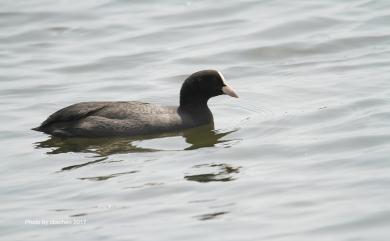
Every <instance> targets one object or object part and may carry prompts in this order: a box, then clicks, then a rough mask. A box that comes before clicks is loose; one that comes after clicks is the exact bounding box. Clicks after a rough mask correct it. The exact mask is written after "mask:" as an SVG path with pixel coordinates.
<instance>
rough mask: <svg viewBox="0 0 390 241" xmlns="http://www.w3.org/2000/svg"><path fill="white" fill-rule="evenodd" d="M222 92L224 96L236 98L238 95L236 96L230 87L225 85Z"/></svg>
mask: <svg viewBox="0 0 390 241" xmlns="http://www.w3.org/2000/svg"><path fill="white" fill-rule="evenodd" d="M222 92H223V93H224V94H225V95H229V96H231V97H235V98H238V95H237V94H236V92H235V91H234V90H233V88H232V87H231V86H230V85H225V86H224V87H222Z"/></svg>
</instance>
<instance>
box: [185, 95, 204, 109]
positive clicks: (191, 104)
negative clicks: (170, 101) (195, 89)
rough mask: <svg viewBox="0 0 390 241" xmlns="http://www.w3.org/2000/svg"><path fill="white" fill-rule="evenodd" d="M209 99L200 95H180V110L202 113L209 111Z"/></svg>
mask: <svg viewBox="0 0 390 241" xmlns="http://www.w3.org/2000/svg"><path fill="white" fill-rule="evenodd" d="M208 100H209V98H206V97H205V96H199V95H190V96H188V95H185V96H184V95H180V109H181V110H183V111H186V112H199V111H200V112H202V111H207V110H209V107H208V106H207V101H208Z"/></svg>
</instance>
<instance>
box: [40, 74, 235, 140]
mask: <svg viewBox="0 0 390 241" xmlns="http://www.w3.org/2000/svg"><path fill="white" fill-rule="evenodd" d="M222 94H226V95H229V96H231V97H236V98H238V96H237V94H236V93H235V91H234V90H233V89H232V87H230V86H229V85H228V84H227V83H226V82H225V79H224V77H223V75H222V73H221V72H219V71H216V70H202V71H198V72H196V73H194V74H192V75H190V76H189V77H188V78H187V79H186V80H185V81H184V83H183V85H182V87H181V90H180V105H179V106H178V107H177V106H162V105H158V104H149V103H143V102H138V101H120V102H81V103H77V104H74V105H71V106H68V107H65V108H63V109H61V110H59V111H57V112H55V113H53V114H52V115H50V116H49V118H47V119H46V120H45V121H44V122H43V123H42V124H41V125H40V126H39V127H36V128H33V130H36V131H42V132H44V133H47V134H51V135H54V136H63V137H114V136H134V135H145V134H156V133H162V132H168V131H178V130H182V129H187V128H191V127H196V126H200V125H204V124H208V123H212V122H213V115H212V113H211V111H210V109H209V108H208V106H207V101H208V100H209V99H210V98H211V97H214V96H218V95H222Z"/></svg>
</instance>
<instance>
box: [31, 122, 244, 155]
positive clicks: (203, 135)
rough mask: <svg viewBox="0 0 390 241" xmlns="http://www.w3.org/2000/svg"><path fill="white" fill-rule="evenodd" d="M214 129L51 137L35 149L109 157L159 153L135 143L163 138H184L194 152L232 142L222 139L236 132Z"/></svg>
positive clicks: (38, 143) (199, 128)
mask: <svg viewBox="0 0 390 241" xmlns="http://www.w3.org/2000/svg"><path fill="white" fill-rule="evenodd" d="M213 128H214V125H213V124H209V125H205V126H201V127H197V128H193V129H188V130H184V131H180V132H173V133H167V134H163V135H150V136H142V137H131V138H123V137H122V138H63V137H55V136H51V137H49V139H47V140H45V141H42V142H37V143H36V145H35V147H36V148H52V150H51V151H50V152H48V154H59V153H67V152H84V153H95V154H97V155H99V156H108V155H111V154H123V153H134V152H153V151H159V150H158V149H152V148H143V147H139V146H136V145H134V144H133V142H135V141H143V140H148V139H154V138H162V137H173V136H182V137H183V138H184V139H185V141H186V142H187V143H188V144H190V145H191V146H189V147H187V148H185V150H194V149H198V148H202V147H212V146H214V145H216V144H218V143H224V142H225V143H226V142H229V141H231V140H221V138H222V137H224V136H226V135H228V134H230V133H232V132H234V131H236V130H229V131H225V132H221V131H215V130H214V129H213Z"/></svg>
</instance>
